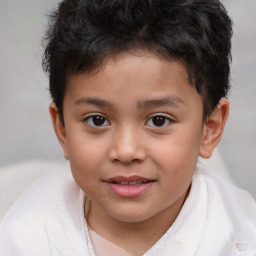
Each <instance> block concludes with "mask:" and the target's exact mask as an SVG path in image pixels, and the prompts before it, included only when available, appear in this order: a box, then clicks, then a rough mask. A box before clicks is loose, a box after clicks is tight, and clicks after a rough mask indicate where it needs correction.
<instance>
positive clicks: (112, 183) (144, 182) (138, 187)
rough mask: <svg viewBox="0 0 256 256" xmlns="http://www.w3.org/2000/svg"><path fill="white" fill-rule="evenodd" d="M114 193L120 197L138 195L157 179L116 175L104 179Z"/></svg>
mask: <svg viewBox="0 0 256 256" xmlns="http://www.w3.org/2000/svg"><path fill="white" fill-rule="evenodd" d="M104 182H105V183H106V184H107V186H108V187H109V188H110V190H111V191H112V192H114V194H116V195H117V196H120V197H138V196H140V195H142V194H143V193H145V192H146V191H147V190H148V189H149V188H150V187H151V186H152V185H153V184H154V182H155V180H152V179H148V178H145V177H140V176H129V177H125V176H116V177H113V178H110V179H107V180H104Z"/></svg>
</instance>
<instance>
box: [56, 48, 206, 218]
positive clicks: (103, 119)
mask: <svg viewBox="0 0 256 256" xmlns="http://www.w3.org/2000/svg"><path fill="white" fill-rule="evenodd" d="M63 109H64V120H65V127H63V132H62V135H61V136H62V138H61V139H60V140H61V144H62V147H63V149H64V153H65V157H66V158H68V159H69V160H70V163H71V169H72V173H73V176H74V178H75V180H76V182H77V183H78V185H79V186H80V187H81V189H82V190H83V191H84V192H85V194H87V195H88V197H89V198H90V199H91V201H92V207H97V209H98V211H100V212H101V214H103V215H106V216H108V217H110V218H112V219H114V220H118V221H125V222H140V221H145V220H150V218H153V217H154V216H157V215H159V214H162V213H164V212H168V211H169V212H170V213H172V214H177V213H178V211H179V210H180V208H181V206H182V203H183V201H184V197H185V194H186V192H187V190H188V188H189V186H190V183H191V177H192V175H193V172H194V169H195V165H196V162H197V157H198V155H199V154H200V148H201V144H202V137H203V130H204V129H203V127H204V126H203V120H202V117H203V104H202V99H201V97H200V95H199V94H198V93H197V92H196V90H195V88H194V87H193V86H192V85H191V84H190V83H189V79H188V75H187V72H186V69H185V67H184V66H183V65H182V64H181V63H178V62H175V61H167V60H163V59H160V58H159V57H157V56H155V55H154V54H151V53H148V52H135V53H123V54H120V55H118V56H116V57H113V58H110V59H108V60H107V62H106V66H105V67H104V68H102V70H100V71H99V72H98V73H97V74H94V75H88V74H79V75H76V76H73V77H71V79H70V81H69V85H68V90H67V92H66V95H65V98H64V105H63Z"/></svg>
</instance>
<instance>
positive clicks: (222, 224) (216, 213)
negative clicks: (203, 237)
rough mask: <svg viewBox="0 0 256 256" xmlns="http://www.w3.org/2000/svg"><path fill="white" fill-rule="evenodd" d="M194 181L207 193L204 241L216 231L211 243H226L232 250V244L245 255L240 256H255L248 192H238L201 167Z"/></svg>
mask: <svg viewBox="0 0 256 256" xmlns="http://www.w3.org/2000/svg"><path fill="white" fill-rule="evenodd" d="M194 181H195V183H196V184H201V186H205V187H206V190H207V196H208V205H207V207H208V209H207V211H208V216H207V221H206V223H205V226H206V228H205V232H206V233H207V234H208V237H207V239H209V240H210V238H211V232H212V230H214V229H216V231H218V230H219V232H218V234H219V235H218V237H217V236H216V233H215V234H214V235H215V237H212V241H216V240H218V239H220V240H221V239H222V241H224V240H225V239H226V245H228V244H229V243H230V246H231V247H232V244H234V245H235V248H236V249H237V251H238V252H241V253H242V252H243V253H244V254H242V255H248V256H251V255H253V256H254V255H256V203H255V200H254V198H253V197H252V196H251V195H250V194H249V193H248V192H247V191H244V190H241V189H239V188H238V187H237V186H236V185H235V184H234V183H233V182H232V181H231V180H229V179H225V178H224V177H222V176H220V175H219V174H217V173H215V172H214V171H211V170H209V169H208V168H207V167H206V166H205V165H203V164H201V163H199V164H198V166H197V170H196V173H195V177H194ZM220 242H221V241H220ZM220 242H219V244H220ZM227 255H229V254H227ZM234 255H235V254H234ZM238 255H240V254H238Z"/></svg>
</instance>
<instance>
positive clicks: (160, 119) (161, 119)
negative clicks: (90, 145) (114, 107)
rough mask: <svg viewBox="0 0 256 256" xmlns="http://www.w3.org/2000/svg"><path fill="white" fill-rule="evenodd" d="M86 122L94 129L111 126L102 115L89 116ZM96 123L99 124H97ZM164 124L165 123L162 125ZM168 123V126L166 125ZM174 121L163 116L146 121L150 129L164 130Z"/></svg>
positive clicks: (158, 115)
mask: <svg viewBox="0 0 256 256" xmlns="http://www.w3.org/2000/svg"><path fill="white" fill-rule="evenodd" d="M154 118H156V120H153V119H154ZM83 121H84V122H86V123H87V124H88V125H89V126H91V127H94V128H104V127H106V126H109V125H110V122H109V121H108V120H107V118H106V117H104V116H103V115H101V114H93V115H90V116H87V117H85V118H84V119H83ZM154 121H155V122H159V124H160V125H157V124H156V123H155V124H154ZM95 122H99V123H98V124H96V123H95ZM162 122H164V123H163V124H162ZM166 122H167V124H166ZM172 122H173V120H172V119H171V118H169V117H167V116H165V115H163V114H156V115H154V116H151V117H150V118H149V119H148V120H147V121H146V123H145V124H146V125H147V126H149V127H156V128H163V127H166V126H169V125H170V123H172Z"/></svg>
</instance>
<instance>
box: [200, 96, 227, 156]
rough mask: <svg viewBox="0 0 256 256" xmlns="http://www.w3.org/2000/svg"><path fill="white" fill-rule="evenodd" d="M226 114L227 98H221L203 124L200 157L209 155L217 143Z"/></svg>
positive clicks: (222, 129)
mask: <svg viewBox="0 0 256 256" xmlns="http://www.w3.org/2000/svg"><path fill="white" fill-rule="evenodd" d="M228 114H229V100H227V99H225V98H222V99H221V100H220V101H219V103H218V105H217V107H216V108H215V110H214V111H213V113H212V114H211V115H210V116H209V117H208V119H207V121H206V122H205V124H204V128H203V137H202V142H201V145H200V150H199V155H200V156H201V157H203V158H210V157H211V155H212V152H213V150H214V148H215V147H216V146H217V145H218V143H219V141H220V139H221V136H222V134H223V131H224V127H225V124H226V121H227V118H228Z"/></svg>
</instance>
